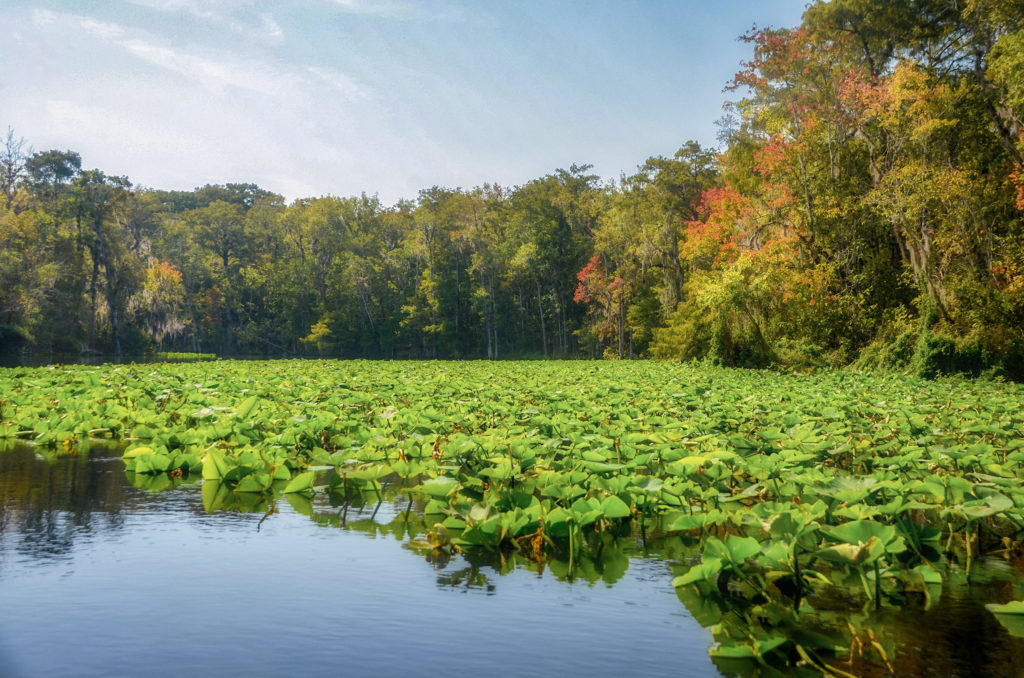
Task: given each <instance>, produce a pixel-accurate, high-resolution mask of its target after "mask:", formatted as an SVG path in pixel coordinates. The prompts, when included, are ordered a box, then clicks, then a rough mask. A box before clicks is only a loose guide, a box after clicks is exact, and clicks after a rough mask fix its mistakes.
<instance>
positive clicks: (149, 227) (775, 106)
mask: <svg viewBox="0 0 1024 678" xmlns="http://www.w3.org/2000/svg"><path fill="white" fill-rule="evenodd" d="M1022 16H1024V11H1021V8H1020V6H1019V3H1018V2H1015V1H1014V2H967V3H959V4H957V3H949V2H944V1H941V0H929V1H928V2H924V3H902V2H900V3H893V2H888V1H884V0H833V1H832V2H827V3H826V2H816V3H813V4H811V5H810V6H809V7H808V8H807V10H806V12H805V14H804V15H803V20H802V22H801V24H800V25H799V26H795V27H791V28H765V29H756V30H752V31H750V32H749V33H747V34H746V35H744V36H742V39H743V40H744V41H745V42H746V43H747V44H748V45H749V49H750V55H751V56H750V59H749V60H747V61H745V62H743V63H742V64H740V65H739V66H738V68H739V72H738V73H737V74H736V76H735V78H734V79H733V81H731V82H730V83H729V84H728V89H730V90H731V91H732V92H733V93H734V95H735V99H734V101H733V103H732V104H730V105H729V107H728V110H727V115H726V117H725V118H723V122H722V123H721V127H720V146H719V147H718V148H714V149H712V148H704V147H701V146H700V145H699V144H697V143H695V142H692V141H691V142H686V143H684V144H683V145H682V146H681V148H679V149H678V150H677V151H675V152H674V153H673V154H672V155H669V156H657V157H651V158H649V159H648V160H647V161H646V162H645V163H643V165H641V166H640V167H639V168H638V169H637V171H636V172H635V173H633V174H629V175H623V176H621V177H620V178H619V179H618V180H616V181H613V182H603V181H602V180H601V179H600V178H599V177H597V176H595V175H594V174H592V173H591V172H590V169H591V168H590V166H589V165H586V164H573V165H571V166H570V167H569V168H568V169H558V170H555V171H553V172H552V173H550V174H548V175H546V176H543V177H540V178H537V179H535V180H533V181H529V182H527V183H525V184H523V185H521V186H515V187H502V186H496V185H490V184H483V185H481V186H478V187H475V188H469V189H467V188H446V187H440V186H434V187H430V188H425V189H424V190H422V191H420V193H419V195H418V196H416V197H415V198H414V199H411V200H402V201H400V202H398V203H397V204H395V205H392V206H385V205H383V204H381V202H380V201H379V200H378V199H377V198H376V197H375V196H371V195H366V194H363V195H360V196H354V197H334V196H325V197H317V198H313V197H310V198H303V199H299V200H295V201H294V202H292V203H291V204H285V201H284V199H283V198H282V197H281V196H280V195H277V194H275V193H273V192H271V191H268V190H266V189H264V188H261V187H259V186H256V185H253V184H226V185H206V186H203V187H201V188H197V189H195V190H193V191H166V190H158V189H154V188H146V187H140V186H135V185H133V184H132V182H131V181H130V179H129V178H128V177H124V176H119V175H118V174H116V173H109V172H108V171H107V170H99V169H85V168H87V167H88V165H83V159H82V158H81V157H80V155H79V154H78V153H76V152H75V151H73V150H59V149H52V150H46V151H41V152H33V151H32V149H31V148H30V147H29V146H28V145H27V142H26V141H25V140H23V139H20V138H18V137H17V136H16V134H15V132H14V130H13V129H9V130H8V133H7V136H6V140H5V142H3V141H2V140H0V242H3V252H2V255H0V281H2V282H0V356H3V357H5V359H6V360H7V361H8V362H10V361H11V360H12V359H13V360H16V359H17V358H18V356H22V355H29V354H32V353H40V354H59V353H74V354H81V355H85V356H90V355H98V354H112V355H115V356H122V355H124V356H133V355H144V354H154V353H156V354H159V353H160V352H174V353H194V354H207V353H215V354H219V355H225V356H230V355H259V356H264V357H278V356H283V355H305V356H329V357H345V358H381V359H391V358H445V359H465V358H486V359H502V358H517V357H540V358H549V357H555V358H577V357H582V358H647V357H653V358H665V359H673V360H691V359H698V360H707V361H710V362H713V363H716V364H721V365H729V366H745V367H769V366H771V367H778V368H784V369H811V368H816V367H837V366H846V365H855V366H861V367H871V368H880V369H893V370H898V371H901V372H905V373H908V374H916V375H921V376H928V377H930V376H936V375H939V374H953V373H960V374H967V375H975V376H977V375H992V376H999V377H1004V378H1008V379H1015V380H1019V379H1022V378H1024V137H1022V129H1024V128H1022V121H1024V81H1022V78H1024V76H1022V73H1024V25H1022V19H1021V17H1022ZM666 150H668V149H666ZM114 169H116V168H114Z"/></svg>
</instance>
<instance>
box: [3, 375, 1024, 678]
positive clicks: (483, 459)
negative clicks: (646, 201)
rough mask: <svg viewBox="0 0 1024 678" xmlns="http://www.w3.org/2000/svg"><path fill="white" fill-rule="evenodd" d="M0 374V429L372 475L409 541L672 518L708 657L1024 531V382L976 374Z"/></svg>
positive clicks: (741, 652) (290, 469)
mask: <svg viewBox="0 0 1024 678" xmlns="http://www.w3.org/2000/svg"><path fill="white" fill-rule="evenodd" d="M0 393H3V394H4V395H3V396H2V401H0V437H3V438H4V439H7V440H19V439H20V440H25V441H34V442H35V444H36V445H37V446H38V447H39V448H41V449H47V448H48V449H51V450H54V451H56V452H67V453H74V452H75V451H76V450H77V449H79V446H80V445H82V444H87V442H88V441H89V440H91V439H96V438H113V439H118V440H120V441H123V443H124V444H125V452H124V459H125V463H126V470H127V471H128V472H129V473H130V474H132V475H133V476H134V477H135V478H139V477H142V476H145V477H147V478H161V479H162V480H160V481H159V482H153V481H146V483H144V485H147V486H149V487H150V488H159V487H164V486H170V485H171V484H173V483H172V482H171V480H172V479H173V477H175V476H187V475H188V474H190V473H201V475H202V478H203V481H204V486H203V494H204V499H209V502H208V503H210V504H211V505H213V506H215V507H218V506H232V505H234V504H239V505H244V504H245V502H244V501H239V500H238V497H246V496H248V497H259V496H273V493H274V492H275V491H283V492H285V493H287V494H288V495H293V496H301V495H305V496H309V495H310V493H313V492H324V493H327V494H329V495H330V496H331V497H332V499H333V498H337V499H338V500H339V503H340V501H341V500H342V498H347V497H349V496H354V495H363V496H366V495H369V496H373V495H376V496H377V497H380V496H381V492H382V490H383V486H384V485H390V486H391V487H397V488H400V490H401V492H403V493H404V494H405V495H407V496H409V497H411V498H413V499H414V500H415V501H417V502H418V503H417V514H418V515H420V516H422V517H423V521H422V530H420V529H416V530H413V529H412V528H410V529H409V534H408V536H409V537H410V538H413V537H417V538H420V541H421V542H422V543H423V544H426V545H427V546H426V548H429V549H433V550H434V551H436V552H437V553H445V552H447V553H450V552H452V551H454V550H461V551H463V552H466V553H473V552H480V551H491V552H494V553H498V554H504V555H514V556H515V558H518V559H526V560H530V561H533V562H536V563H538V564H543V563H544V562H549V561H552V559H553V558H557V559H558V560H559V562H565V561H567V567H566V573H567V575H568V576H572V575H573V573H574V571H575V570H576V569H577V568H579V567H580V566H581V563H584V562H587V563H591V564H592V563H593V562H595V558H596V557H599V555H600V552H601V550H602V549H603V548H605V547H606V545H607V544H608V543H609V538H613V537H616V536H621V535H623V534H626V535H628V534H631V533H633V532H634V531H638V532H639V533H641V534H643V535H644V536H645V537H646V534H647V533H648V532H650V533H652V534H660V535H669V536H671V535H677V536H681V537H685V538H686V539H689V540H693V541H695V542H696V543H697V544H698V545H699V548H698V549H697V550H698V552H700V553H701V556H700V558H699V560H692V561H688V563H685V564H688V565H689V567H687V568H686V569H685V570H683V571H681V573H680V576H679V577H677V579H676V581H675V584H676V586H677V587H679V589H680V591H681V597H683V593H682V592H683V591H689V592H691V593H693V594H699V598H700V600H702V601H704V602H703V603H702V604H705V603H709V602H710V603H713V605H714V606H715V609H716V610H717V612H716V613H715V614H714V615H712V616H710V617H709V619H711V620H712V621H711V622H710V623H711V624H713V627H712V630H713V633H714V636H715V638H716V641H717V644H716V645H715V646H714V648H712V654H713V655H715V656H716V657H719V658H722V659H736V658H739V659H746V660H752V661H758V662H764V663H765V664H766V665H785V664H787V663H791V664H803V665H808V666H813V667H816V668H817V669H819V670H832V669H829V668H827V667H828V666H831V665H830V664H828V662H829V661H833V659H834V657H836V656H841V655H845V654H847V653H849V652H850V647H851V642H850V637H849V636H848V635H846V636H843V635H842V634H840V636H839V639H837V637H836V636H834V635H829V634H825V633H823V632H822V631H821V630H820V629H816V628H815V627H814V625H813V624H811V623H808V621H807V620H808V619H813V618H814V615H815V614H816V611H815V610H814V608H813V606H812V605H811V603H810V602H809V600H814V599H815V597H820V596H823V595H826V594H827V593H828V592H829V591H836V590H840V589H842V590H843V591H845V593H844V595H846V596H848V597H850V598H851V599H852V600H856V601H857V602H856V605H855V607H856V608H857V609H863V610H868V609H872V608H879V607H886V606H891V607H896V608H899V607H900V606H902V605H904V604H906V602H907V600H908V599H910V598H912V597H914V596H917V595H924V596H934V595H937V594H938V593H939V592H940V591H941V589H939V590H938V591H935V590H934V589H932V588H931V587H936V586H939V585H941V584H942V582H943V580H944V578H946V577H949V576H951V573H963V574H966V576H970V571H971V568H972V563H974V562H976V561H977V558H978V557H979V556H980V555H982V554H984V553H988V552H991V551H994V550H1002V551H1005V552H1013V551H1015V550H1016V551H1019V550H1020V543H1021V534H1022V533H1024V487H1022V484H1021V479H1022V477H1024V467H1022V462H1024V410H1022V408H1021V407H1020V403H1021V402H1022V401H1024V387H1022V386H1019V385H1014V384H1003V383H1000V382H997V381H988V382H976V381H967V380H961V379H958V380H950V379H944V380H943V379H940V380H934V381H933V380H924V379H919V378H907V377H897V376H894V375H879V374H871V373H860V372H852V371H828V372H819V373H817V374H814V375H810V376H808V375H795V374H778V373H772V372H759V371H741V370H732V369H727V368H718V367H711V366H707V365H685V364H668V363H655V362H650V363H620V362H602V363H547V362H519V363H484V362H464V363H438V362H370V361H353V362H325V361H270V362H234V361H217V362H214V363H204V364H188V363H184V364H158V365H129V366H124V365H122V366H103V367H86V366H74V367H72V366H69V367H63V368H59V369H55V368H39V369H28V368H19V369H8V370H2V371H0ZM137 484H138V483H137ZM207 495H209V497H207ZM232 497H234V499H232ZM254 501H255V500H254ZM249 503H253V502H249ZM410 505H411V504H410ZM414 532H415V534H414ZM595 554H597V555H596V556H595ZM851 587H852V588H851ZM687 595H690V594H687ZM993 602H1004V601H993ZM1003 617H1005V615H1003V616H1002V617H1000V618H1001V619H1002V618H1003ZM866 647H867V648H868V650H866V652H869V653H870V652H871V651H872V650H871V647H872V646H871V643H867V645H866ZM873 651H874V652H875V653H876V654H877V655H878V657H876V659H878V661H882V662H887V661H889V656H888V655H889V654H891V649H890V650H888V651H887V650H886V649H885V648H883V647H881V646H879V647H877V648H876V649H875V650H873ZM833 668H834V667H833ZM835 670H836V671H838V669H835Z"/></svg>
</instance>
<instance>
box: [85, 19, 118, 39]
mask: <svg viewBox="0 0 1024 678" xmlns="http://www.w3.org/2000/svg"><path fill="white" fill-rule="evenodd" d="M79 23H80V24H81V26H82V28H84V29H85V30H87V31H88V32H90V33H92V34H93V35H96V36H99V37H101V38H103V39H104V40H113V39H114V38H119V37H121V36H122V35H124V28H122V27H121V26H118V25H117V24H111V23H104V22H102V21H96V20H95V19H91V18H89V17H82V18H81V19H80V21H79Z"/></svg>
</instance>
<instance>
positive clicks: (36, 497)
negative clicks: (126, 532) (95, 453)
mask: <svg viewBox="0 0 1024 678" xmlns="http://www.w3.org/2000/svg"><path fill="white" fill-rule="evenodd" d="M112 461H114V462H116V463H103V462H102V461H101V462H97V461H95V460H94V461H90V458H89V457H88V456H68V457H63V458H61V459H60V460H59V461H57V462H56V463H46V461H45V460H44V459H43V458H42V457H41V456H40V455H39V454H37V453H36V452H35V451H34V450H33V449H32V448H30V447H18V448H15V449H13V450H11V451H8V452H3V453H0V538H2V539H3V543H4V544H5V548H4V549H3V550H0V554H2V553H5V552H6V551H7V549H8V548H11V549H13V551H14V552H15V553H16V554H18V555H20V556H23V557H26V558H31V559H34V560H38V561H42V562H46V561H49V560H54V559H62V558H65V557H66V556H67V554H68V553H70V551H71V550H72V549H73V548H74V546H75V542H76V541H77V540H80V539H83V538H88V536H89V535H90V534H92V533H93V532H94V531H96V530H106V531H116V530H118V529H120V528H121V527H122V526H123V524H124V513H125V511H130V510H132V508H133V507H134V502H133V501H132V497H131V496H128V495H126V490H127V489H129V488H126V486H125V479H124V473H123V470H122V466H121V464H120V462H119V460H116V459H115V460H112Z"/></svg>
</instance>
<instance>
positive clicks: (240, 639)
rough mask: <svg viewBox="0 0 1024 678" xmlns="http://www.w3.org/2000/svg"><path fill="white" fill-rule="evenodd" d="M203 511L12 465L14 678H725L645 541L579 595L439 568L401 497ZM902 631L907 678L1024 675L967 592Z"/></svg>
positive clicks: (0, 615)
mask: <svg viewBox="0 0 1024 678" xmlns="http://www.w3.org/2000/svg"><path fill="white" fill-rule="evenodd" d="M206 499H207V503H206V505H205V506H204V497H203V493H202V491H201V488H200V485H199V483H198V482H196V483H189V484H184V485H181V486H178V487H176V488H174V489H170V490H165V491H162V492H158V493H152V492H148V491H146V490H143V489H138V488H136V487H133V486H132V485H131V484H130V483H129V482H128V479H127V478H126V475H125V473H124V466H123V464H122V462H121V460H120V458H119V456H117V455H116V453H114V454H111V453H104V452H102V451H99V452H97V451H95V450H94V451H93V453H92V454H91V455H85V456H77V457H76V456H72V457H58V458H56V459H55V460H49V461H47V460H44V459H43V458H42V457H41V455H39V454H37V453H36V451H35V450H33V449H32V448H31V447H22V448H16V449H13V450H9V451H6V452H0V676H11V677H15V678H36V677H38V676H140V675H146V676H184V675H190V676H206V675H211V676H247V677H251V676H328V675H330V676H341V675H343V676H415V675H426V674H432V675H462V676H483V675H491V676H498V675H502V676H504V675H515V676H552V675H562V676H574V675H579V676H626V675H636V676H717V675H723V671H722V670H721V669H720V668H719V667H718V666H716V665H715V664H714V663H712V661H711V659H710V658H709V656H708V651H707V648H708V646H709V644H710V643H711V642H712V639H711V634H710V632H709V631H708V630H707V629H705V628H703V627H702V626H701V625H700V624H699V623H698V621H697V620H696V619H695V618H694V617H693V616H692V615H691V613H690V612H689V611H688V609H687V607H685V606H684V605H683V604H682V603H681V602H680V599H679V598H678V597H677V595H676V593H675V591H674V589H673V587H672V577H673V571H672V568H671V565H670V562H669V561H666V559H665V558H664V556H663V555H659V556H655V555H644V553H643V551H642V549H641V548H640V545H639V544H637V547H636V549H632V550H629V551H628V555H629V558H628V561H625V559H623V561H624V562H623V563H620V564H619V570H620V571H617V572H615V573H614V574H611V573H610V571H609V573H606V575H605V576H604V577H603V578H597V579H596V580H595V581H590V582H588V581H586V580H585V579H583V578H578V579H576V580H574V581H566V580H565V579H564V577H563V578H559V577H556V576H555V574H553V573H552V572H551V571H550V570H542V571H541V572H540V573H537V572H534V571H530V570H527V569H525V568H522V567H516V568H506V570H509V571H507V572H506V573H505V574H501V573H500V572H499V568H500V565H497V564H493V563H492V564H486V563H483V564H482V563H472V562H469V561H467V560H466V559H464V558H463V557H460V556H456V557H453V558H451V559H450V560H448V561H446V562H437V561H436V559H433V558H425V557H424V556H423V555H422V553H419V552H417V551H416V550H415V549H414V548H411V547H410V544H409V539H408V533H407V532H406V533H403V532H402V530H389V529H388V527H387V526H388V525H393V524H394V523H395V521H396V520H397V519H400V518H401V514H402V513H403V511H405V510H406V509H407V504H406V502H404V501H389V502H383V503H382V504H380V505H379V506H377V505H374V504H366V505H363V506H361V507H358V508H357V507H353V506H349V507H339V506H332V505H330V503H329V502H328V501H327V500H326V498H323V497H322V496H319V495H318V497H317V498H316V499H314V502H313V503H312V505H311V506H309V505H298V506H297V507H296V506H293V505H292V504H291V503H289V502H288V501H285V500H283V499H281V500H278V501H277V502H276V503H275V504H274V505H273V508H274V509H275V510H276V512H275V513H269V514H268V513H267V512H266V511H265V510H262V509H261V510H258V511H256V512H253V513H245V512H239V511H237V510H217V511H215V512H213V513H208V511H207V509H208V508H209V499H210V498H209V497H207V498H206ZM309 513H311V515H304V514H309ZM311 517H312V519H311ZM623 567H624V571H621V570H622V569H623ZM676 571H677V572H678V571H679V570H678V568H677V570H676ZM592 579H593V578H592ZM982 593H984V594H985V595H987V594H988V592H982ZM891 623H892V624H894V625H902V627H904V628H903V630H902V631H900V633H901V637H902V638H904V641H903V643H902V645H903V647H901V652H900V654H901V657H903V659H902V660H901V661H902V662H903V663H901V664H899V665H898V666H899V667H901V668H899V669H898V672H899V673H900V675H907V676H910V675H934V676H956V675H959V676H984V675H991V676H1018V675H1021V674H1020V672H1021V671H1022V670H1024V669H1021V667H1022V666H1024V642H1022V641H1021V640H1019V639H1016V638H1012V637H1010V636H1009V635H1008V634H1007V633H1006V632H1005V631H1004V630H1003V629H1002V628H1001V627H1000V626H999V624H998V623H997V622H996V620H995V619H994V618H993V617H992V615H990V614H989V613H988V612H987V611H986V610H984V608H982V607H980V604H976V603H974V602H972V594H971V593H970V592H969V591H968V592H964V591H960V592H951V593H950V594H949V595H944V596H943V600H942V602H941V604H940V605H939V606H937V607H935V608H932V609H931V610H929V611H928V612H922V613H920V615H918V616H916V617H915V616H913V615H911V616H909V617H906V616H905V617H903V618H901V619H896V620H892V622H891ZM726 675H728V674H726Z"/></svg>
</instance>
